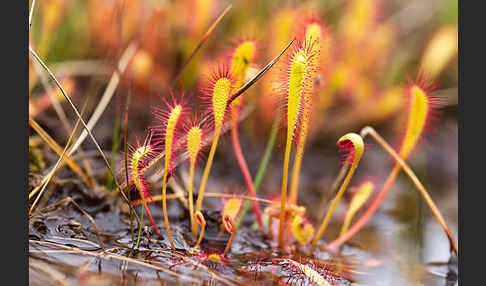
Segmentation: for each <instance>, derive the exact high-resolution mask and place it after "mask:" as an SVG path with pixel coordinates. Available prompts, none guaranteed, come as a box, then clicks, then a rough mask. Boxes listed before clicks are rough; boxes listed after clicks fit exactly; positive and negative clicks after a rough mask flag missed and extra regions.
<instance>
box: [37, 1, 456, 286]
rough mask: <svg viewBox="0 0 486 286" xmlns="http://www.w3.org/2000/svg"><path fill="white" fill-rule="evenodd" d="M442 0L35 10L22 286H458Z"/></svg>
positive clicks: (447, 34) (450, 78) (61, 5)
mask: <svg viewBox="0 0 486 286" xmlns="http://www.w3.org/2000/svg"><path fill="white" fill-rule="evenodd" d="M439 2H440V1H439ZM442 2H443V3H442ZM442 2H441V3H418V2H417V3H410V4H404V3H398V2H397V1H385V0H381V1H379V0H349V1H291V2H288V3H287V2H285V3H284V2H282V3H280V2H276V1H234V2H232V3H230V2H228V1H219V0H183V1H161V2H158V1H142V0H141V1H115V0H109V1H94V0H93V1H91V0H89V1H65V0H50V1H30V10H29V11H30V13H29V55H30V60H31V61H30V65H29V126H30V131H29V167H30V171H29V172H30V180H29V186H30V189H29V212H28V213H29V270H30V271H29V277H30V279H31V282H33V284H39V283H40V284H52V283H60V284H71V283H72V282H74V283H75V284H84V285H92V284H93V283H95V282H97V281H98V280H100V279H102V280H103V281H104V280H106V281H107V284H117V285H119V284H125V283H129V284H132V283H133V284H146V283H162V284H164V285H165V283H168V284H181V285H216V284H217V285H241V284H247V285H270V284H272V285H273V284H276V285H351V284H353V283H357V284H360V285H361V284H362V285H373V284H376V283H374V282H376V281H379V280H380V275H382V274H383V273H382V272H380V271H385V272H386V271H389V270H386V269H388V268H387V267H385V268H386V269H385V268H384V265H393V267H392V268H394V269H398V270H396V271H395V270H394V271H392V272H393V273H388V272H387V273H386V274H387V275H392V276H393V275H395V276H393V277H392V278H393V279H394V281H406V283H408V284H413V285H415V284H426V283H427V281H431V280H440V281H442V282H441V283H442V284H446V285H453V284H454V282H455V281H456V280H457V265H456V264H457V258H458V257H459V249H458V247H457V243H456V240H457V208H455V209H454V208H453V210H451V207H448V208H447V207H444V206H450V205H451V203H450V201H452V202H454V201H455V200H454V198H455V196H456V195H457V177H455V176H454V175H455V174H457V169H454V166H456V167H457V165H454V162H453V160H454V158H455V159H456V162H457V156H456V157H454V156H453V153H454V152H455V151H454V152H452V153H451V151H450V150H455V149H454V147H457V146H454V145H453V144H454V142H456V143H457V140H455V139H457V138H451V136H454V134H456V135H457V132H456V133H451V130H454V128H456V127H455V126H456V125H455V124H456V123H457V117H456V114H457V85H458V80H457V72H458V69H457V5H454V3H453V2H454V1H442ZM432 10H433V11H441V12H440V13H437V15H434V16H431V17H432V18H430V17H429V18H423V17H424V16H423V15H425V14H424V13H423V12H424V11H432ZM454 15H455V17H454ZM100 90H101V92H100ZM138 138H144V140H143V141H140V140H139V139H138ZM456 207H457V206H456ZM431 229H433V231H431ZM436 241H440V242H441V244H437V245H440V247H439V246H437V247H435V248H434V249H433V251H435V252H436V254H438V255H440V257H443V258H444V260H443V261H440V262H434V263H433V264H427V263H428V261H429V260H430V259H428V257H425V256H424V255H425V254H424V253H429V252H431V251H432V250H431V248H430V244H431V243H435V242H436ZM434 257H435V256H434ZM404 261H406V262H404ZM431 267H439V268H440V270H439V271H435V272H434V271H427V270H428V269H430V268H431ZM380 269H385V270H380ZM431 272H434V273H439V272H440V273H444V275H437V274H434V273H431ZM380 273H381V274H380ZM446 274H447V275H446ZM444 277H445V278H444ZM129 281H130V282H129ZM34 282H35V283H34ZM98 282H99V281H98ZM448 283H449V284H448ZM450 283H452V284H450Z"/></svg>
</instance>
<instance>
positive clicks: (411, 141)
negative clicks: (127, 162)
mask: <svg viewBox="0 0 486 286" xmlns="http://www.w3.org/2000/svg"><path fill="white" fill-rule="evenodd" d="M409 92H410V97H411V100H410V107H409V114H408V121H407V131H406V133H405V137H404V139H403V143H402V147H401V149H400V157H401V158H402V159H404V160H406V159H407V158H408V155H410V152H411V151H412V150H413V148H414V147H415V145H416V144H417V141H418V139H419V138H420V136H421V135H422V131H423V129H424V126H425V122H426V119H427V112H428V109H429V106H428V101H427V94H426V93H425V91H424V90H423V89H422V88H420V87H419V86H417V85H413V86H411V87H410V90H409Z"/></svg>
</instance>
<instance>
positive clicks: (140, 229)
mask: <svg viewBox="0 0 486 286" xmlns="http://www.w3.org/2000/svg"><path fill="white" fill-rule="evenodd" d="M142 205H143V206H145V200H144V196H143V195H142ZM144 209H145V208H144V207H142V215H141V216H140V226H139V228H138V236H137V245H136V246H135V247H136V248H138V245H139V243H140V235H141V234H142V226H143V210H144Z"/></svg>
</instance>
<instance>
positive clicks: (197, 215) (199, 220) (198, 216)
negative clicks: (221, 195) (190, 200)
mask: <svg viewBox="0 0 486 286" xmlns="http://www.w3.org/2000/svg"><path fill="white" fill-rule="evenodd" d="M194 217H195V218H196V221H197V223H198V224H199V225H200V226H202V227H204V226H205V225H206V219H204V215H203V214H202V212H200V211H197V212H196V213H195V214H194Z"/></svg>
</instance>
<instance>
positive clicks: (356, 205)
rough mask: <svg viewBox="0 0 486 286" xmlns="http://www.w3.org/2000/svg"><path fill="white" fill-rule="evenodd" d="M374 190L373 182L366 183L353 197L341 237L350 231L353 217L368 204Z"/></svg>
mask: <svg viewBox="0 0 486 286" xmlns="http://www.w3.org/2000/svg"><path fill="white" fill-rule="evenodd" d="M374 188H375V185H374V184H373V183H372V182H364V183H363V184H361V185H360V186H359V187H358V190H357V191H356V194H355V195H354V196H353V199H352V200H351V204H350V205H349V209H348V211H347V213H346V217H345V218H344V223H343V226H342V227H341V234H340V235H342V234H343V233H345V232H346V231H347V230H348V227H349V224H350V223H351V220H352V219H353V216H354V215H355V214H356V212H357V211H358V210H359V209H360V208H361V206H362V205H363V204H364V203H365V202H366V200H368V198H369V197H370V195H371V193H372V192H373V190H374Z"/></svg>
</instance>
